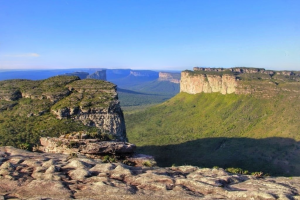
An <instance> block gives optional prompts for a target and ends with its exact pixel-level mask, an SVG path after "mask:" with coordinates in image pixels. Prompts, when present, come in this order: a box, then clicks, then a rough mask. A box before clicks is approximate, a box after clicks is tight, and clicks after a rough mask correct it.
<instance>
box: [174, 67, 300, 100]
mask: <svg viewBox="0 0 300 200" xmlns="http://www.w3.org/2000/svg"><path fill="white" fill-rule="evenodd" d="M299 81H300V72H291V71H271V70H265V69H262V68H238V67H237V68H229V69H225V68H199V67H194V71H188V70H186V71H183V72H181V80H180V92H186V93H189V94H198V93H202V92H203V93H212V92H219V93H221V94H232V93H235V94H250V95H254V96H257V97H263V98H271V97H273V96H274V95H277V94H279V93H285V92H289V96H298V95H299V94H300V90H299V85H300V84H299Z"/></svg>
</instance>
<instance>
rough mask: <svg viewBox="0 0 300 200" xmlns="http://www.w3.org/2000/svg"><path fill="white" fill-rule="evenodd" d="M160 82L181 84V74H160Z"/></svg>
mask: <svg viewBox="0 0 300 200" xmlns="http://www.w3.org/2000/svg"><path fill="white" fill-rule="evenodd" d="M158 81H169V82H171V83H177V84H179V83H180V73H171V72H159V74H158Z"/></svg>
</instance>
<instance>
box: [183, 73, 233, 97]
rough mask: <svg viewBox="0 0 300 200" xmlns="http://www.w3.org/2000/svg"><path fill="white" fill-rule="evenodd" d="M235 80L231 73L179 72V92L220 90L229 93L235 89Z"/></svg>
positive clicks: (191, 92) (193, 92)
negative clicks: (193, 73)
mask: <svg viewBox="0 0 300 200" xmlns="http://www.w3.org/2000/svg"><path fill="white" fill-rule="evenodd" d="M236 86H237V80H236V77H235V76H231V75H223V76H220V75H205V74H199V75H198V74H197V75H192V76H191V75H190V74H189V73H187V72H182V73H181V82H180V92H187V93H190V94H197V93H201V92H204V93H212V92H220V93H222V94H231V93H234V92H235V91H236Z"/></svg>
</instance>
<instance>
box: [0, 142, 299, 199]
mask: <svg viewBox="0 0 300 200" xmlns="http://www.w3.org/2000/svg"><path fill="white" fill-rule="evenodd" d="M299 190H300V178H299V177H292V178H287V177H267V178H256V177H254V176H248V175H237V174H230V173H228V172H225V171H224V170H223V169H221V168H219V169H208V168H198V167H194V166H179V167H169V168H160V167H152V168H151V167H132V166H127V165H124V164H121V163H103V162H102V161H101V160H100V159H89V158H86V157H85V156H79V157H77V158H72V159H68V155H64V154H49V153H34V152H28V151H24V150H20V149H16V148H13V147H9V146H6V147H0V199H32V200H33V199H34V200H37V199H268V200H271V199H300V196H299Z"/></svg>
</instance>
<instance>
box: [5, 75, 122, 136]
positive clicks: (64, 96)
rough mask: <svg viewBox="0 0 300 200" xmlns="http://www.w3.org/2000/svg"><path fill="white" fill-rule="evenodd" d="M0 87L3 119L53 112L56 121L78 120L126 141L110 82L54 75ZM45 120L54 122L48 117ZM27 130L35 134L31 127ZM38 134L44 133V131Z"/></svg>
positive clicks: (118, 105) (8, 82) (12, 81)
mask: <svg viewBox="0 0 300 200" xmlns="http://www.w3.org/2000/svg"><path fill="white" fill-rule="evenodd" d="M0 86H1V87H0V111H2V112H3V113H2V114H3V115H5V116H7V115H10V118H12V116H11V115H13V116H14V115H18V116H22V117H31V116H37V117H38V116H41V115H45V116H49V114H50V113H52V114H53V115H54V116H55V117H56V118H57V119H60V120H63V119H66V120H67V119H69V120H73V121H77V122H80V123H82V124H83V125H85V126H89V127H95V128H97V129H98V130H99V131H100V132H103V133H108V134H111V135H113V136H115V137H116V138H117V139H118V140H120V141H126V140H127V138H126V129H125V122H124V117H123V112H122V110H121V107H120V103H119V101H118V95H117V92H116V85H114V84H112V83H109V82H106V81H101V80H94V79H84V80H80V79H79V78H78V77H76V76H57V77H52V78H49V79H46V80H42V81H31V80H8V81H0ZM53 115H52V116H53ZM33 120H38V119H35V118H33ZM44 120H45V119H44ZM29 121H30V120H29ZM47 121H51V122H53V120H52V118H51V116H49V119H48V120H47ZM62 123H64V124H65V122H62ZM62 123H60V124H62ZM68 123H70V122H68ZM24 125H25V124H24ZM57 125H58V124H57ZM52 126H55V123H52ZM63 126H66V125H63ZM70 126H71V124H70ZM76 126H77V125H76ZM49 128H51V127H49ZM47 129H48V128H47ZM30 131H31V132H36V130H35V129H34V128H33V129H32V130H30ZM39 131H41V132H45V128H43V129H42V130H39ZM48 131H49V132H51V133H52V132H53V131H51V130H48ZM56 134H59V133H56Z"/></svg>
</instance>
